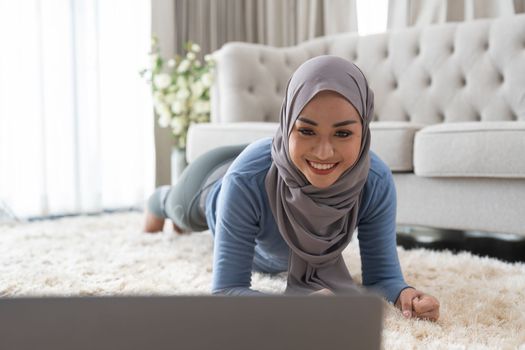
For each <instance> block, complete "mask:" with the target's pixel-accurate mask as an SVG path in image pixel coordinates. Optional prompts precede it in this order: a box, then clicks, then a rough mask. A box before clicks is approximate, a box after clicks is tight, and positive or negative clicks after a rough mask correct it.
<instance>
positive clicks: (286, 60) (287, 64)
mask: <svg viewBox="0 0 525 350" xmlns="http://www.w3.org/2000/svg"><path fill="white" fill-rule="evenodd" d="M284 64H285V65H286V66H287V67H290V64H291V62H290V59H289V58H288V56H286V57H285V58H284Z"/></svg>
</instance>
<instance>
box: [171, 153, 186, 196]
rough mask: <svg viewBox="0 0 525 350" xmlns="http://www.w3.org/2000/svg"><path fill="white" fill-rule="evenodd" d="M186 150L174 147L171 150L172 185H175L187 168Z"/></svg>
mask: <svg viewBox="0 0 525 350" xmlns="http://www.w3.org/2000/svg"><path fill="white" fill-rule="evenodd" d="M187 165H188V163H187V162H186V150H185V149H180V148H176V147H173V148H172V149H171V185H172V186H173V185H175V184H176V183H177V181H178V179H179V178H180V175H181V174H182V172H183V171H184V169H185V168H186V166H187Z"/></svg>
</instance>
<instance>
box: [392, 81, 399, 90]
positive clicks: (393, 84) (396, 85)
mask: <svg viewBox="0 0 525 350" xmlns="http://www.w3.org/2000/svg"><path fill="white" fill-rule="evenodd" d="M397 87H398V84H397V80H395V79H394V80H393V81H392V89H394V90H395V89H397Z"/></svg>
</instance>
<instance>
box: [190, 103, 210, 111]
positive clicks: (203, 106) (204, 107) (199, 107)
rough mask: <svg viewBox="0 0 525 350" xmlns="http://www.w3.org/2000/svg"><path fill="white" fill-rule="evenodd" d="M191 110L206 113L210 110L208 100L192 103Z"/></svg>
mask: <svg viewBox="0 0 525 350" xmlns="http://www.w3.org/2000/svg"><path fill="white" fill-rule="evenodd" d="M193 110H194V111H195V113H197V114H207V113H209V112H210V102H209V101H202V100H198V101H195V103H194V104H193Z"/></svg>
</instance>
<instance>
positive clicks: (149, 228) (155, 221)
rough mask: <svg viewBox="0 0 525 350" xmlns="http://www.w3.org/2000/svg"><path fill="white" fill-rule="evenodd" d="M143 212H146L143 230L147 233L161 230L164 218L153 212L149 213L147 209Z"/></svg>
mask: <svg viewBox="0 0 525 350" xmlns="http://www.w3.org/2000/svg"><path fill="white" fill-rule="evenodd" d="M145 213H146V217H145V221H144V232H147V233H156V232H161V231H162V230H163V228H164V218H159V217H158V216H156V215H154V214H153V213H150V212H149V211H148V209H146V210H145Z"/></svg>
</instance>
